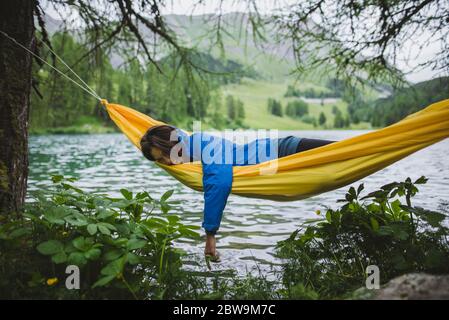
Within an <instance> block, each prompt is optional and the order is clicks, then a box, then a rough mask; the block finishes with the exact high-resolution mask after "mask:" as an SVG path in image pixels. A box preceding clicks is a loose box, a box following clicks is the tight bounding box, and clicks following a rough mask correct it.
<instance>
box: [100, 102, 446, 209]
mask: <svg viewBox="0 0 449 320" xmlns="http://www.w3.org/2000/svg"><path fill="white" fill-rule="evenodd" d="M102 103H103V104H104V105H105V107H106V109H107V111H108V113H109V115H110V117H111V119H112V120H113V121H114V122H115V123H116V124H117V126H118V127H119V128H120V130H121V131H123V133H124V134H125V135H126V136H127V137H128V138H129V139H130V140H131V142H132V143H134V145H135V146H136V147H138V148H139V149H140V139H141V137H142V136H143V134H144V133H145V132H146V131H147V130H148V129H149V128H150V127H152V126H154V125H160V124H163V122H160V121H157V120H154V119H152V118H151V117H149V116H147V115H145V114H142V113H140V112H138V111H136V110H134V109H131V108H128V107H125V106H121V105H119V104H113V103H108V102H107V101H106V100H102ZM447 137H449V99H448V100H443V101H440V102H437V103H434V104H432V105H430V106H428V107H427V108H425V109H423V110H421V111H419V112H416V113H414V114H411V115H409V116H408V117H406V118H404V119H403V120H401V121H399V122H397V123H395V124H393V125H390V126H388V127H386V128H383V129H380V130H376V131H372V132H369V133H365V134H362V135H359V136H356V137H353V138H349V139H345V140H342V141H338V142H335V143H332V144H329V145H326V146H323V147H319V148H316V149H312V150H308V151H304V152H301V153H297V154H293V155H290V156H287V157H283V158H280V159H277V160H272V161H268V162H264V163H260V164H256V165H249V166H236V167H234V168H233V170H234V172H233V184H232V193H233V194H236V195H240V196H245V197H256V198H264V199H271V200H279V201H289V200H299V199H305V198H308V197H312V196H315V195H317V194H320V193H323V192H326V191H330V190H334V189H337V188H340V187H342V186H345V185H348V184H350V183H352V182H354V181H357V180H359V179H361V178H363V177H366V176H368V175H370V174H372V173H374V172H376V171H378V170H381V169H383V168H385V167H387V166H389V165H390V164H392V163H394V162H396V161H398V160H400V159H402V158H404V157H406V156H408V155H410V154H412V153H413V152H416V151H418V150H420V149H422V148H425V147H427V146H430V145H432V144H434V143H436V142H438V141H441V140H443V139H445V138H447ZM157 164H158V165H159V166H160V167H162V168H163V169H165V170H166V171H167V172H168V173H169V174H171V175H172V176H173V177H175V178H176V179H178V180H179V181H181V182H182V183H183V184H185V185H186V186H188V187H190V188H192V189H195V190H198V191H202V168H201V163H200V162H194V163H185V164H179V165H173V166H167V165H162V164H159V163H157ZM276 165H277V170H276V172H275V173H273V172H272V169H270V168H273V167H274V166H276ZM417 169H419V168H417Z"/></svg>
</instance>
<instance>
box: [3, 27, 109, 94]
mask: <svg viewBox="0 0 449 320" xmlns="http://www.w3.org/2000/svg"><path fill="white" fill-rule="evenodd" d="M0 33H1V34H3V35H4V36H5V37H6V38H7V39H9V40H11V41H12V42H13V43H14V44H16V45H17V46H19V47H20V48H22V49H23V50H25V51H27V52H28V53H30V54H31V55H32V56H33V57H35V58H36V59H38V60H39V61H41V62H42V63H44V64H46V65H47V66H49V67H50V68H51V69H53V70H55V71H56V72H57V73H58V74H60V75H61V76H63V77H64V78H66V79H67V80H69V81H71V82H72V83H74V84H75V85H76V86H78V87H80V88H81V89H83V90H84V91H85V92H87V93H88V94H90V95H91V96H93V97H94V98H95V99H97V100H99V101H101V98H100V96H99V95H98V94H97V93H96V92H95V90H93V89H92V88H91V87H89V86H88V85H87V83H86V82H84V80H83V79H81V77H80V76H79V75H78V74H77V73H76V72H75V71H74V70H73V69H72V68H70V67H69V66H68V64H67V63H66V62H65V61H64V60H63V59H62V58H61V57H59V55H57V54H56V52H54V51H53V50H52V49H51V48H50V47H49V46H48V45H47V44H46V43H45V42H44V41H41V42H42V43H44V44H45V46H46V47H47V49H48V50H49V51H50V52H51V53H53V54H54V55H55V57H56V58H57V59H58V60H59V61H60V62H62V64H63V65H65V66H66V67H67V68H68V69H69V71H71V72H72V73H73V74H74V75H75V76H76V77H77V78H78V79H79V80H81V82H82V84H80V83H78V82H77V81H75V80H74V79H72V78H71V77H69V76H68V75H67V74H65V73H64V72H62V71H61V70H59V69H58V68H56V67H55V66H53V65H52V64H50V63H48V62H47V61H46V60H45V59H43V58H41V57H40V56H39V55H37V54H36V53H34V52H33V51H31V50H30V49H28V48H27V47H25V46H24V45H23V44H21V43H20V42H18V41H17V40H16V39H14V38H13V37H11V36H10V35H8V34H7V33H6V32H4V31H2V30H0Z"/></svg>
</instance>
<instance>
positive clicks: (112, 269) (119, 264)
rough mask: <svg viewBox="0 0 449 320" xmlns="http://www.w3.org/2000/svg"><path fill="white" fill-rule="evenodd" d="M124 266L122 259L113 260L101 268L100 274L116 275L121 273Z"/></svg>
mask: <svg viewBox="0 0 449 320" xmlns="http://www.w3.org/2000/svg"><path fill="white" fill-rule="evenodd" d="M123 267H124V259H123V258H121V259H118V260H114V261H112V262H110V263H108V264H107V265H106V267H104V268H103V269H101V274H102V275H106V276H114V277H116V276H118V275H119V274H121V273H122V271H123Z"/></svg>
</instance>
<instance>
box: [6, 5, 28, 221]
mask: <svg viewBox="0 0 449 320" xmlns="http://www.w3.org/2000/svg"><path fill="white" fill-rule="evenodd" d="M34 4H35V1H32V0H1V1H0V30H1V31H3V32H5V33H7V34H8V35H9V36H10V37H12V38H14V39H16V40H17V42H19V43H21V44H22V45H24V46H25V47H27V48H29V49H30V50H32V46H33V42H34V21H33V7H34ZM31 64H32V56H31V55H30V54H29V53H28V52H26V51H25V50H24V49H23V48H20V47H19V46H17V44H15V43H14V42H12V41H11V40H10V39H8V38H6V37H5V36H4V35H3V34H0V218H1V215H3V214H9V213H15V212H17V213H18V212H19V211H20V209H21V207H22V206H23V203H24V201H25V195H26V189H27V178H28V122H29V107H30V90H31ZM0 222H1V220H0Z"/></svg>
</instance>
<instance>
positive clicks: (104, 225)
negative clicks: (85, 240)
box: [98, 222, 117, 231]
mask: <svg viewBox="0 0 449 320" xmlns="http://www.w3.org/2000/svg"><path fill="white" fill-rule="evenodd" d="M98 226H103V227H105V228H108V229H109V230H111V231H115V230H117V229H116V228H115V227H114V226H113V225H112V224H110V223H106V222H99V223H98Z"/></svg>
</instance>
